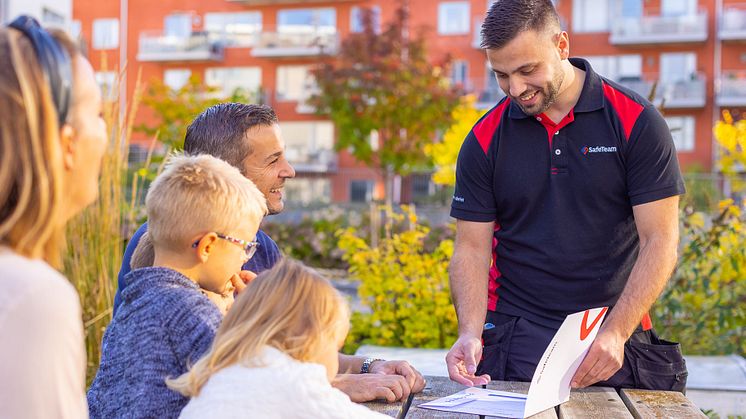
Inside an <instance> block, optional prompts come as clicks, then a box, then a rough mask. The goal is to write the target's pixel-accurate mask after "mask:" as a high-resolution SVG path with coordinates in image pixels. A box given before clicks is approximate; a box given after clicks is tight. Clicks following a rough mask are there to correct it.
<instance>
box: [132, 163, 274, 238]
mask: <svg viewBox="0 0 746 419" xmlns="http://www.w3.org/2000/svg"><path fill="white" fill-rule="evenodd" d="M145 207H146V208H147V212H148V235H149V236H150V240H151V241H152V245H153V247H154V248H156V249H159V248H162V249H168V250H172V251H182V250H184V246H188V245H189V244H191V243H190V240H193V239H194V238H195V236H197V235H199V234H204V233H208V232H211V231H214V232H217V233H221V234H232V233H234V232H235V231H236V229H237V228H239V227H240V226H242V225H245V224H246V222H247V221H248V222H253V223H256V225H257V226H258V225H259V223H260V222H261V221H262V217H264V216H265V215H266V214H267V203H266V200H265V199H264V195H263V194H262V193H261V192H259V189H257V187H256V185H254V183H253V182H252V181H250V180H249V179H247V178H245V177H244V176H243V175H242V174H241V173H240V172H239V171H238V169H236V168H235V167H233V166H231V165H230V164H228V163H226V162H224V161H222V160H220V159H218V158H216V157H213V156H210V155H206V154H201V155H196V156H187V155H183V154H177V155H173V156H171V158H170V159H169V161H168V163H167V164H166V169H165V170H164V171H163V173H161V175H159V176H158V177H157V178H156V179H155V181H154V182H153V184H152V185H151V186H150V189H149V190H148V195H147V197H146V198H145ZM242 238H243V237H242ZM243 239H244V240H251V239H253V237H246V238H243Z"/></svg>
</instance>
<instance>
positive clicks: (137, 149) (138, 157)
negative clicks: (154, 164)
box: [127, 144, 148, 166]
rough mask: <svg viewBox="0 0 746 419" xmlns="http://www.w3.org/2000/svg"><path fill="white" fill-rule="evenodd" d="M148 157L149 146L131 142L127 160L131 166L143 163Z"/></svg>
mask: <svg viewBox="0 0 746 419" xmlns="http://www.w3.org/2000/svg"><path fill="white" fill-rule="evenodd" d="M147 159H148V148H147V147H143V146H141V145H138V144H130V152H129V154H128V156H127V162H128V163H129V164H130V166H133V165H136V164H139V163H143V162H145V161H146V160H147Z"/></svg>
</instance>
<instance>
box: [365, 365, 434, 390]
mask: <svg viewBox="0 0 746 419" xmlns="http://www.w3.org/2000/svg"><path fill="white" fill-rule="evenodd" d="M370 373H371V374H385V375H401V376H402V377H404V379H405V380H406V381H407V384H408V385H409V388H410V390H411V392H412V393H419V392H420V391H422V389H423V388H425V378H424V377H423V376H422V374H420V372H419V371H417V370H416V369H415V368H414V367H413V366H411V365H410V364H409V362H407V361H373V363H371V364H370Z"/></svg>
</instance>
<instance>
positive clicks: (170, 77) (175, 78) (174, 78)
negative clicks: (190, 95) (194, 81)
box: [163, 68, 192, 90]
mask: <svg viewBox="0 0 746 419" xmlns="http://www.w3.org/2000/svg"><path fill="white" fill-rule="evenodd" d="M191 76H192V70H189V69H188V68H171V69H168V70H165V71H164V72H163V83H164V84H165V85H166V86H168V87H170V88H171V89H173V90H179V89H181V88H182V87H184V85H186V84H187V82H189V77H191Z"/></svg>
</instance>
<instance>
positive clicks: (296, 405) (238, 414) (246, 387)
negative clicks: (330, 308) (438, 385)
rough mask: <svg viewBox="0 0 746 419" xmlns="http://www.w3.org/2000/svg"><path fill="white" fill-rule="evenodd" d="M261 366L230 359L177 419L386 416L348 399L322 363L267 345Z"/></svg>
mask: <svg viewBox="0 0 746 419" xmlns="http://www.w3.org/2000/svg"><path fill="white" fill-rule="evenodd" d="M261 360H262V361H263V363H265V366H263V367H251V368H250V367H245V366H243V365H232V366H230V367H228V368H224V369H222V370H220V371H218V372H217V373H215V374H214V375H213V376H212V377H210V380H209V381H208V382H207V384H205V386H204V387H202V391H201V392H200V394H199V396H197V397H195V398H192V399H191V400H190V401H189V404H187V406H186V407H185V408H184V410H182V411H181V416H179V418H181V419H197V418H199V419H207V418H216V419H217V418H225V419H229V418H236V419H238V418H242V419H243V418H247V417H253V418H267V419H272V418H278V419H279V418H282V419H292V418H303V419H306V418H319V419H322V418H328V419H332V418H339V419H350V418H356V419H358V418H360V419H365V418H370V419H374V418H388V419H391V418H389V417H388V416H385V415H382V414H380V413H376V412H373V411H372V410H369V409H368V408H366V407H365V406H362V405H359V404H355V403H353V402H352V401H350V398H349V397H347V395H346V394H344V393H342V392H341V391H339V390H337V389H336V388H334V387H332V386H331V384H329V380H328V379H327V377H326V369H325V368H324V367H323V366H322V365H319V364H311V363H304V362H299V361H297V360H295V359H293V358H291V357H290V356H288V355H286V354H285V353H283V352H280V351H279V350H277V349H275V348H271V347H266V348H265V350H264V352H263V354H262V356H261Z"/></svg>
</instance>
